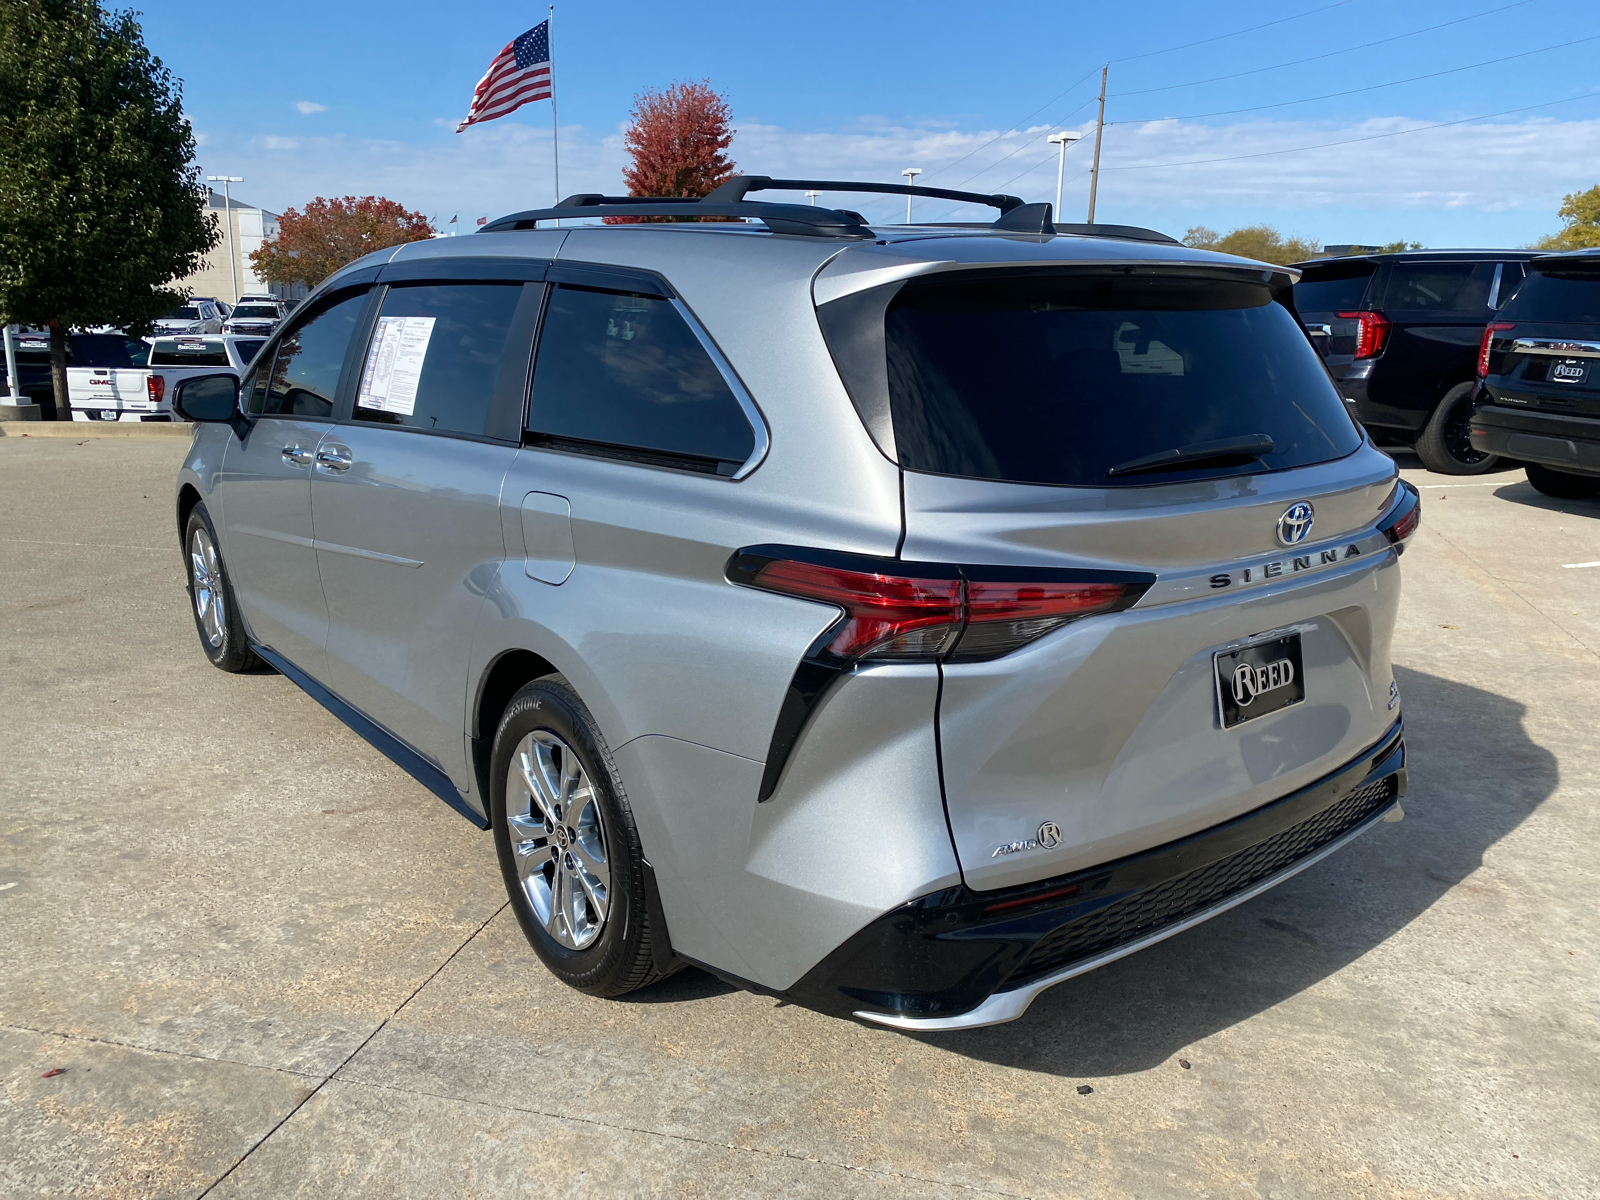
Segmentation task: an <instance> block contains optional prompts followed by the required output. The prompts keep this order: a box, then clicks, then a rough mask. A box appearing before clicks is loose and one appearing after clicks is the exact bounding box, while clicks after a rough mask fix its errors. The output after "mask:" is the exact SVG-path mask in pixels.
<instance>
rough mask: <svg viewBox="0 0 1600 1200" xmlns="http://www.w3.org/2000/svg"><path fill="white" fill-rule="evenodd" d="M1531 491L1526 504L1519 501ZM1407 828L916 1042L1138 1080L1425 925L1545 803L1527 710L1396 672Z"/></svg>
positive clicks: (1380, 828)
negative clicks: (995, 1022) (974, 1024)
mask: <svg viewBox="0 0 1600 1200" xmlns="http://www.w3.org/2000/svg"><path fill="white" fill-rule="evenodd" d="M1529 490H1531V489H1529ZM1395 677H1396V679H1397V680H1398V682H1399V684H1400V688H1401V693H1402V695H1404V696H1405V699H1406V725H1407V730H1406V741H1407V746H1408V758H1409V766H1410V769H1411V780H1410V789H1411V790H1410V793H1409V795H1408V796H1407V797H1406V799H1405V801H1404V806H1405V811H1406V818H1405V820H1404V821H1403V822H1401V823H1399V824H1379V825H1377V826H1376V827H1374V828H1373V829H1371V830H1369V831H1368V832H1367V833H1366V834H1364V835H1363V836H1362V837H1360V838H1358V839H1356V840H1355V841H1354V842H1352V843H1351V844H1350V845H1348V846H1346V847H1345V848H1344V849H1343V850H1341V851H1339V852H1337V853H1336V854H1333V855H1331V856H1329V857H1328V858H1327V859H1324V860H1323V861H1322V862H1320V863H1318V864H1317V865H1316V866H1314V867H1311V868H1310V869H1308V870H1306V871H1305V872H1303V873H1302V874H1300V875H1298V876H1296V877H1295V878H1293V879H1291V880H1289V881H1288V882H1286V883H1284V884H1282V885H1281V886H1279V887H1277V888H1274V889H1273V890H1272V891H1269V892H1267V893H1265V894H1264V895H1262V896H1259V897H1257V898H1256V899H1254V900H1252V901H1250V902H1248V903H1246V904H1243V905H1241V906H1239V907H1238V908H1236V909H1233V910H1231V911H1230V912H1227V913H1224V914H1222V915H1221V916H1219V917H1217V918H1215V919H1214V920H1212V921H1209V922H1206V923H1205V924H1203V925H1200V926H1198V927H1197V928H1195V929H1192V930H1190V931H1188V932H1186V933H1182V934H1179V935H1177V936H1176V937H1174V938H1172V939H1170V940H1168V941H1166V942H1162V943H1160V944H1158V945H1156V946H1153V947H1151V948H1150V949H1148V950H1145V951H1143V952H1141V953H1138V954H1134V955H1131V956H1130V957H1128V958H1125V959H1122V960H1120V961H1118V962H1115V963H1112V964H1110V965H1109V966H1106V967H1102V968H1101V969H1099V970H1097V971H1092V972H1090V973H1089V974H1087V975H1083V976H1080V977H1079V978H1077V979H1073V980H1069V981H1067V982H1066V983H1063V984H1061V985H1059V986H1057V987H1055V988H1052V989H1050V990H1049V991H1047V992H1045V993H1044V994H1043V995H1042V996H1040V997H1039V999H1038V1000H1036V1001H1035V1002H1034V1004H1033V1006H1032V1008H1030V1009H1029V1011H1028V1012H1027V1014H1026V1015H1025V1016H1023V1017H1022V1018H1021V1019H1020V1020H1018V1021H1016V1022H1014V1023H1012V1024H1009V1025H1000V1026H994V1027H990V1028H987V1029H980V1030H974V1031H972V1032H970V1033H959V1034H926V1035H919V1036H920V1039H921V1040H926V1041H928V1042H930V1043H931V1044H933V1045H936V1046H940V1047H943V1048H944V1049H947V1050H951V1051H954V1052H956V1053H959V1054H964V1055H968V1056H970V1057H972V1058H976V1059H980V1060H982V1061H985V1062H991V1063H995V1064H997V1065H1002V1066H1011V1067H1018V1068H1023V1069H1026V1070H1031V1071H1045V1072H1049V1073H1051V1074H1055V1075H1062V1076H1069V1077H1085V1076H1088V1077H1093V1076H1112V1075H1121V1074H1128V1073H1132V1072H1137V1071H1144V1070H1148V1069H1150V1068H1151V1067H1153V1066H1156V1065H1157V1064H1159V1063H1161V1062H1163V1061H1165V1060H1167V1059H1168V1058H1170V1057H1171V1056H1172V1055H1173V1054H1175V1053H1176V1052H1177V1051H1179V1050H1181V1049H1183V1048H1184V1047H1186V1046H1190V1045H1192V1044H1193V1043H1195V1042H1197V1041H1200V1040H1201V1039H1204V1038H1206V1037H1208V1036H1209V1035H1211V1034H1213V1033H1217V1032H1219V1031H1221V1030H1224V1029H1227V1028H1228V1027H1230V1026H1232V1025H1235V1024H1237V1023H1238V1022H1240V1021H1244V1020H1246V1019H1248V1018H1250V1017H1252V1016H1254V1015H1256V1014H1258V1013H1260V1012H1263V1011H1264V1010H1266V1009H1269V1008H1271V1007H1273V1006H1274V1005H1277V1004H1279V1003H1281V1002H1283V1001H1285V1000H1287V999H1289V998H1290V997H1293V996H1295V995H1296V994H1297V993H1299V992H1302V991H1304V990H1305V989H1307V988H1310V987H1312V986H1313V985H1315V984H1317V983H1319V982H1320V981H1322V980H1324V979H1326V978H1327V977H1328V976H1330V975H1332V974H1334V973H1335V972H1337V971H1339V970H1341V969H1342V968H1344V967H1346V966H1348V965H1350V964H1351V963H1353V962H1355V961H1356V960H1357V959H1359V958H1360V957H1362V956H1363V955H1364V954H1366V953H1367V952H1368V951H1370V950H1372V949H1373V948H1375V947H1377V946H1379V945H1381V944H1382V943H1383V942H1384V941H1385V940H1387V939H1388V938H1390V937H1391V936H1393V935H1394V934H1395V933H1397V932H1399V931H1400V930H1402V929H1404V928H1405V927H1406V926H1407V925H1408V924H1410V922H1412V921H1413V920H1414V919H1416V918H1417V917H1418V916H1420V915H1421V914H1422V913H1424V912H1425V911H1426V910H1427V909H1428V908H1429V907H1430V906H1431V905H1432V904H1433V903H1434V902H1435V901H1437V900H1438V899H1439V898H1440V897H1441V896H1442V895H1443V894H1444V893H1445V892H1446V891H1447V890H1449V889H1450V888H1451V887H1452V886H1453V885H1455V884H1457V883H1460V882H1461V881H1462V880H1463V879H1465V878H1466V877H1467V876H1468V875H1470V874H1471V873H1472V872H1473V871H1475V870H1476V869H1477V868H1478V867H1479V866H1480V865H1481V864H1482V862H1483V855H1484V852H1485V851H1486V850H1487V849H1488V848H1489V847H1490V846H1493V845H1494V844H1495V843H1496V842H1497V841H1499V840H1500V839H1501V838H1502V837H1504V836H1506V835H1507V834H1508V833H1510V832H1511V831H1512V830H1513V829H1515V828H1516V827H1517V826H1518V825H1519V824H1520V823H1521V822H1522V821H1523V819H1524V818H1526V817H1527V816H1528V815H1529V814H1530V813H1531V812H1532V811H1533V810H1534V808H1536V807H1537V806H1538V805H1539V804H1540V803H1542V802H1543V801H1544V800H1545V799H1546V798H1548V797H1549V796H1550V794H1551V793H1552V792H1553V791H1554V790H1555V788H1556V785H1557V781H1558V764H1557V761H1556V758H1555V756H1554V755H1553V754H1552V753H1550V751H1548V750H1546V749H1545V748H1544V747H1542V746H1540V745H1538V744H1536V743H1535V742H1533V741H1532V740H1531V739H1530V738H1529V737H1528V735H1527V733H1526V731H1525V730H1524V729H1523V725H1522V717H1523V715H1524V713H1525V711H1526V710H1525V708H1524V706H1523V705H1521V704H1519V703H1517V702H1516V701H1514V700H1510V699H1508V698H1506V697H1504V696H1499V695H1496V694H1494V693H1493V692H1488V691H1484V690H1482V689H1479V688H1475V687H1470V686H1467V685H1465V684H1461V683H1456V682H1452V681H1450V680H1447V679H1441V678H1439V677H1437V676H1434V675H1429V674H1425V673H1423V672H1420V671H1415V670H1409V669H1407V668H1404V667H1396V668H1395Z"/></svg>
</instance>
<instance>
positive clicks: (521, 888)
mask: <svg viewBox="0 0 1600 1200" xmlns="http://www.w3.org/2000/svg"><path fill="white" fill-rule="evenodd" d="M489 764H490V765H489V771H490V774H489V780H490V792H489V814H490V815H489V819H490V822H491V824H492V825H493V827H494V842H495V850H496V852H497V853H498V854H499V856H500V871H501V874H502V875H503V876H504V877H505V882H506V892H507V894H508V895H509V896H510V897H511V908H512V911H514V912H515V913H516V914H517V921H518V923H519V924H521V926H522V932H523V933H524V934H525V935H527V938H528V942H529V944H531V945H532V946H533V949H534V952H535V953H536V954H538V956H539V958H540V959H541V960H543V962H544V965H545V966H546V967H548V968H549V969H550V973H551V974H553V975H554V976H555V977H556V978H557V979H559V980H561V982H562V983H565V984H566V985H567V986H569V987H572V988H576V989H577V990H578V991H580V992H585V993H587V994H588V995H591V996H622V995H625V994H627V993H628V992H632V991H635V990H637V989H639V988H642V987H646V986H648V985H649V984H652V983H655V982H657V981H658V980H660V979H663V978H665V977H666V974H670V973H671V972H666V973H662V972H658V971H656V970H655V969H654V964H653V957H652V937H651V934H652V930H651V928H650V914H649V907H648V905H647V903H646V896H645V888H644V853H643V850H642V848H641V846H640V844H639V832H638V830H637V828H636V827H635V826H634V823H633V812H632V810H631V809H630V808H629V807H628V798H627V795H626V793H625V792H624V791H623V787H622V781H621V779H620V778H619V777H618V775H617V769H616V766H615V764H613V763H612V761H611V752H610V751H609V750H607V749H606V744H605V739H604V738H602V737H601V735H600V730H599V728H598V727H597V726H596V725H595V722H594V718H593V717H592V716H590V715H589V710H588V709H587V708H586V707H585V706H584V703H583V701H582V700H580V699H579V698H578V696H577V694H576V693H575V692H574V691H573V690H572V688H571V687H570V686H569V685H568V683H567V681H566V680H565V679H564V678H562V677H561V676H560V675H551V676H547V677H545V678H544V679H537V680H535V681H534V682H532V683H530V684H528V685H526V686H525V687H524V688H523V689H522V690H521V691H519V692H518V693H517V694H516V695H515V696H513V697H512V698H511V703H510V705H509V706H508V707H507V708H506V711H505V715H504V716H502V717H501V718H500V728H499V729H498V730H497V731H496V732H495V738H494V749H493V752H492V754H491V756H490V760H489Z"/></svg>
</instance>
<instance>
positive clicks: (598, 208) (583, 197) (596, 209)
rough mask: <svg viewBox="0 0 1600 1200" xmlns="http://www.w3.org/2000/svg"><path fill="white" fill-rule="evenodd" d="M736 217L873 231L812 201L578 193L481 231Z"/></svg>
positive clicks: (789, 229) (828, 233) (805, 230)
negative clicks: (577, 221)
mask: <svg viewBox="0 0 1600 1200" xmlns="http://www.w3.org/2000/svg"><path fill="white" fill-rule="evenodd" d="M578 216H582V217H679V218H690V219H693V218H700V217H735V218H739V219H743V220H753V221H760V222H762V223H763V224H765V225H766V227H767V228H768V229H770V230H772V232H773V233H788V234H798V235H800V236H803V237H830V238H870V237H872V236H873V235H872V230H870V229H868V228H867V225H866V222H865V221H864V220H862V218H861V216H860V214H858V213H853V212H849V211H844V210H840V209H833V208H818V207H813V206H812V205H809V204H765V203H762V202H760V201H752V200H736V201H733V202H731V203H720V202H717V201H713V200H712V199H711V198H710V197H707V198H706V199H704V200H694V199H691V198H688V197H675V196H601V195H597V194H594V193H580V194H579V195H575V196H568V197H567V198H566V199H565V200H563V201H561V203H560V204H558V205H556V206H555V207H554V208H531V209H528V210H527V211H526V212H519V213H512V214H511V215H510V216H506V217H501V218H499V219H498V220H495V221H491V222H490V223H489V224H487V225H485V226H483V228H481V229H479V230H478V232H479V233H504V232H506V231H507V230H513V229H534V228H537V226H538V224H539V222H540V221H556V220H560V219H561V218H563V217H567V218H570V217H578Z"/></svg>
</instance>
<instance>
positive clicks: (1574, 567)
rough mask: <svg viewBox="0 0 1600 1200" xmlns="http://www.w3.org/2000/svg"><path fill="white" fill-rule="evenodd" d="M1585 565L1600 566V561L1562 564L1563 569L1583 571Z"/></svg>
mask: <svg viewBox="0 0 1600 1200" xmlns="http://www.w3.org/2000/svg"><path fill="white" fill-rule="evenodd" d="M1585 567H1600V562H1592V563H1562V564H1561V569H1562V570H1563V571H1581V570H1583V568H1585Z"/></svg>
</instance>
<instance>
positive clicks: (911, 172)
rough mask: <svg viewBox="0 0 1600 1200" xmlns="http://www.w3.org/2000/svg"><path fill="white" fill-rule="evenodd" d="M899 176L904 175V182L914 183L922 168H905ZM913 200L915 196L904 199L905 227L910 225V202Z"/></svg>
mask: <svg viewBox="0 0 1600 1200" xmlns="http://www.w3.org/2000/svg"><path fill="white" fill-rule="evenodd" d="M900 174H902V175H904V176H905V177H906V182H907V183H915V182H916V181H917V176H918V175H921V174H922V168H921V167H907V168H906V169H905V170H904V171H901V172H900ZM915 199H916V197H915V196H907V197H906V224H907V225H909V224H911V202H912V201H913V200H915Z"/></svg>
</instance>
